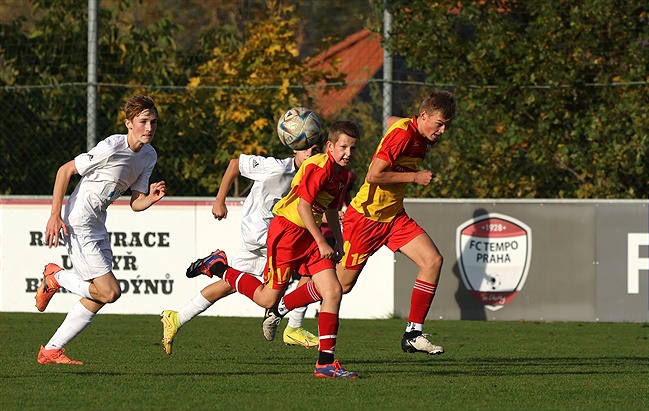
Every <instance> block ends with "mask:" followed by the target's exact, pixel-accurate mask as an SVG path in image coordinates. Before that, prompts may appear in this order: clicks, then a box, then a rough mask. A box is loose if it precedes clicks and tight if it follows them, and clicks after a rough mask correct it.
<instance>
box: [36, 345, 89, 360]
mask: <svg viewBox="0 0 649 411" xmlns="http://www.w3.org/2000/svg"><path fill="white" fill-rule="evenodd" d="M63 352H65V348H61V349H59V350H46V349H45V348H44V347H43V346H42V345H41V349H40V351H39V352H38V358H37V361H38V362H39V363H41V364H83V363H82V362H81V361H75V360H71V359H69V358H68V357H67V356H66V355H65V354H63Z"/></svg>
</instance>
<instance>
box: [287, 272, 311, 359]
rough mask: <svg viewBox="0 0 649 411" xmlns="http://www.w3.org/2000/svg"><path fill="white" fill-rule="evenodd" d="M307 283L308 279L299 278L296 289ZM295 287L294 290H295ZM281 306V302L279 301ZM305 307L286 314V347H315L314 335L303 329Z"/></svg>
mask: <svg viewBox="0 0 649 411" xmlns="http://www.w3.org/2000/svg"><path fill="white" fill-rule="evenodd" d="M307 281H309V277H303V276H300V280H299V282H298V284H297V287H300V286H302V285H304V284H306V282H307ZM297 287H296V289H297ZM280 304H281V301H280ZM306 311H307V306H304V307H298V308H295V309H293V310H291V312H290V313H288V315H287V317H288V324H287V326H286V328H284V333H283V336H282V337H283V340H284V344H286V345H299V346H302V347H304V348H311V347H317V346H318V343H319V340H318V337H317V336H316V335H314V334H313V333H311V332H309V331H307V330H306V329H304V327H303V324H304V317H305V316H306Z"/></svg>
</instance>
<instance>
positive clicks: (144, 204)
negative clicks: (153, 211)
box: [131, 181, 167, 211]
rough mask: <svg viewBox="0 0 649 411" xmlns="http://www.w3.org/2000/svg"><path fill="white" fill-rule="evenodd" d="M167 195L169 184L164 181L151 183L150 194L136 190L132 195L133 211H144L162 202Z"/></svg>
mask: <svg viewBox="0 0 649 411" xmlns="http://www.w3.org/2000/svg"><path fill="white" fill-rule="evenodd" d="M165 194H167V184H166V183H165V182H164V181H158V182H157V183H151V185H150V186H149V194H145V193H142V192H140V191H137V190H135V191H133V193H132V194H131V210H133V211H144V210H146V209H147V208H149V207H151V206H152V205H154V204H155V203H157V202H158V201H160V199H162V197H164V196H165Z"/></svg>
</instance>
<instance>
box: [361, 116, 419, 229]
mask: <svg viewBox="0 0 649 411" xmlns="http://www.w3.org/2000/svg"><path fill="white" fill-rule="evenodd" d="M429 143H430V141H429V140H428V139H426V138H425V137H424V136H422V135H421V134H420V133H419V130H418V128H417V118H416V117H413V118H403V119H401V120H398V121H397V122H396V123H394V124H393V125H392V127H390V129H389V130H388V131H387V133H385V135H384V136H383V138H382V139H381V141H380V143H379V145H378V147H377V148H376V151H375V152H374V156H373V157H372V161H374V159H375V158H380V159H382V160H384V161H387V162H388V163H390V171H393V172H397V173H399V172H415V171H417V169H418V168H419V166H420V165H421V163H422V162H423V161H424V157H425V156H426V152H427V151H428V144H429ZM407 187H408V183H396V184H395V183H393V184H369V183H368V182H367V181H365V182H364V183H363V185H362V186H361V188H360V189H359V190H358V194H356V197H354V199H353V200H352V203H351V207H354V209H356V211H358V212H359V213H361V214H363V215H364V216H365V217H367V218H369V219H370V220H374V221H379V222H389V221H392V219H394V217H395V216H396V215H397V214H398V213H399V212H400V211H401V210H403V198H404V197H405V195H406V188H407Z"/></svg>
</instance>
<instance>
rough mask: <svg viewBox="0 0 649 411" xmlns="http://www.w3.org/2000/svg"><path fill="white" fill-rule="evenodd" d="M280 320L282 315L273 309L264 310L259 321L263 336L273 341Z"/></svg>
mask: <svg viewBox="0 0 649 411" xmlns="http://www.w3.org/2000/svg"><path fill="white" fill-rule="evenodd" d="M281 322H282V317H281V316H280V315H279V314H277V312H276V311H275V310H266V314H265V315H264V321H263V322H262V323H261V329H262V331H263V332H264V338H265V339H267V340H268V341H273V340H274V339H275V335H276V334H277V327H279V323H281Z"/></svg>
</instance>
